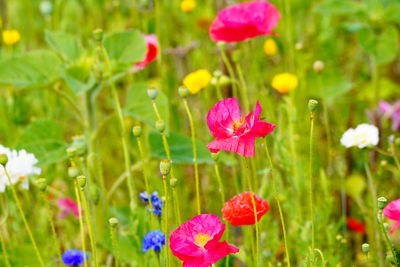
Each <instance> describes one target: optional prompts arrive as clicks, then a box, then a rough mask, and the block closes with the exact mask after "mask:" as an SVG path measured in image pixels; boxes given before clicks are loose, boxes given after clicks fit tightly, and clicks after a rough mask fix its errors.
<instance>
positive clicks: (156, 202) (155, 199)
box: [139, 191, 163, 216]
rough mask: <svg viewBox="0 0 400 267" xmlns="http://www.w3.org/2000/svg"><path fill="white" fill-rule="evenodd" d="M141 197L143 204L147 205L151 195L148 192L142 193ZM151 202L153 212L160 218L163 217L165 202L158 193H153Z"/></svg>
mask: <svg viewBox="0 0 400 267" xmlns="http://www.w3.org/2000/svg"><path fill="white" fill-rule="evenodd" d="M139 196H140V198H141V199H142V201H143V202H145V203H147V202H148V201H149V195H148V193H147V192H141V193H140V194H139ZM150 200H151V205H152V206H153V210H152V212H153V213H154V214H156V215H158V216H161V214H162V205H163V202H162V200H161V199H160V197H159V196H158V192H157V191H155V192H153V194H151V195H150Z"/></svg>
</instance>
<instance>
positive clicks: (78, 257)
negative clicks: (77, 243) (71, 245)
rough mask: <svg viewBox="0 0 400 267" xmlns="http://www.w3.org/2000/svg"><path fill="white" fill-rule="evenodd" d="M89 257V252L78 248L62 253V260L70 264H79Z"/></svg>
mask: <svg viewBox="0 0 400 267" xmlns="http://www.w3.org/2000/svg"><path fill="white" fill-rule="evenodd" d="M88 258H89V255H88V254H87V253H85V252H84V251H82V250H78V249H70V250H67V251H65V252H64V253H63V254H62V262H63V263H64V264H65V265H68V266H79V265H81V264H83V262H84V261H85V260H87V259H88Z"/></svg>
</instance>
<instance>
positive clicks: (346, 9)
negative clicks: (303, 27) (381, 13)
mask: <svg viewBox="0 0 400 267" xmlns="http://www.w3.org/2000/svg"><path fill="white" fill-rule="evenodd" d="M362 10H363V6H362V5H361V4H360V3H358V2H355V1H350V0H346V1H343V0H333V1H325V2H323V3H322V4H320V5H319V6H318V7H316V8H315V11H316V12H318V13H322V14H325V15H348V14H354V13H357V12H360V11H362Z"/></svg>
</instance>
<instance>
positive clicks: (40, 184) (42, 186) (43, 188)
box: [35, 178, 47, 192]
mask: <svg viewBox="0 0 400 267" xmlns="http://www.w3.org/2000/svg"><path fill="white" fill-rule="evenodd" d="M35 183H36V186H37V187H38V188H39V190H40V191H41V192H44V191H46V189H47V181H46V179H44V178H39V179H37V180H36V181H35Z"/></svg>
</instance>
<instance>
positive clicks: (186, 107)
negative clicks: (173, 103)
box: [183, 98, 201, 215]
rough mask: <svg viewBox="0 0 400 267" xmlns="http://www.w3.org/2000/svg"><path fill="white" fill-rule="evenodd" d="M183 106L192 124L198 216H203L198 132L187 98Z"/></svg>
mask: <svg viewBox="0 0 400 267" xmlns="http://www.w3.org/2000/svg"><path fill="white" fill-rule="evenodd" d="M183 104H184V106H185V110H186V114H187V116H188V118H189V124H190V133H191V135H192V149H193V163H194V176H195V183H196V202H197V214H198V215H199V214H201V206H200V179H199V166H198V163H197V146H196V131H195V128H194V122H193V116H192V113H191V112H190V109H189V105H188V103H187V100H186V98H185V99H183Z"/></svg>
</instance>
